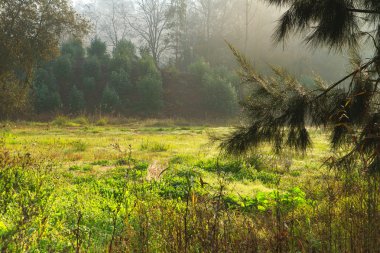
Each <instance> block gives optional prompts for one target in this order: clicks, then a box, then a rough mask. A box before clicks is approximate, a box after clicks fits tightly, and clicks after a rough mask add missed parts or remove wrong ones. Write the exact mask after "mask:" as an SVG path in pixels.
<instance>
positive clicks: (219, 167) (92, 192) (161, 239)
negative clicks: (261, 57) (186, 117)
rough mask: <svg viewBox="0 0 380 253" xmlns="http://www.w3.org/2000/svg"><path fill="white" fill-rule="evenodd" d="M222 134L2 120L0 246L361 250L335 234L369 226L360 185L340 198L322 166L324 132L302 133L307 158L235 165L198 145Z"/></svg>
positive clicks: (256, 156) (337, 180)
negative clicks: (308, 143) (306, 137)
mask: <svg viewBox="0 0 380 253" xmlns="http://www.w3.org/2000/svg"><path fill="white" fill-rule="evenodd" d="M110 121H111V119H110ZM230 130H231V129H230V128H228V127H218V126H213V127H211V126H208V127H206V126H194V125H190V124H188V125H185V124H184V123H182V124H181V125H176V124H175V122H174V121H168V122H166V121H154V120H149V121H147V122H141V121H134V120H131V121H130V122H127V123H125V124H112V125H111V123H105V124H98V123H96V121H95V123H91V122H90V121H86V120H84V119H83V118H77V119H74V120H72V119H65V118H58V119H56V120H55V123H54V124H52V123H50V124H44V123H33V122H23V123H12V122H7V123H6V126H5V127H4V128H2V129H1V130H0V164H5V165H4V166H5V168H6V169H3V170H1V171H0V193H1V194H2V195H1V196H2V198H4V200H3V199H1V201H0V207H1V208H0V209H1V210H3V211H2V212H1V213H0V239H1V240H0V248H4V249H7V250H9V252H25V251H28V252H29V251H30V252H75V251H77V252H78V251H80V252H106V251H107V252H108V251H110V250H109V247H110V245H111V246H114V247H115V248H114V251H113V252H182V251H181V250H182V249H183V247H184V243H185V241H186V240H191V242H189V243H188V245H187V247H188V252H224V251H223V250H220V249H219V251H218V250H216V249H218V247H219V246H215V245H223V247H226V249H228V250H226V252H234V251H235V250H236V247H240V245H241V242H242V241H244V242H245V243H246V244H247V247H248V249H250V250H246V251H249V252H250V251H251V250H252V247H254V245H255V244H256V243H257V244H258V245H259V247H261V249H262V250H261V251H258V252H276V249H278V246H279V245H282V244H284V243H285V244H286V245H287V246H286V247H287V248H286V250H288V249H289V251H286V250H284V251H282V252H303V251H304V249H305V252H306V251H310V252H312V251H313V252H341V248H340V246H339V247H338V246H337V248H336V250H329V247H330V245H334V243H341V244H340V245H346V244H347V243H348V242H350V243H352V245H354V246H355V245H358V246H357V247H358V249H362V246H360V244H358V243H360V241H355V240H354V241H353V239H354V238H357V236H356V234H353V235H352V237H350V238H346V237H342V236H340V235H343V236H345V234H344V233H345V229H346V228H347V227H349V228H350V229H351V228H354V229H353V230H352V231H356V232H358V233H363V232H362V231H364V230H363V229H367V227H366V226H367V225H368V224H370V225H371V224H372V223H369V222H368V221H365V220H364V219H363V218H361V217H370V218H371V217H372V216H368V214H367V213H366V212H367V211H366V210H369V209H368V208H366V203H367V201H368V198H367V197H366V196H367V195H366V194H367V189H366V187H367V186H366V184H365V181H364V180H362V179H360V180H357V181H355V182H354V184H353V185H354V186H353V187H348V188H341V187H342V186H343V187H344V186H345V185H346V183H347V181H345V180H342V179H345V178H344V177H339V176H337V174H336V171H335V172H334V171H331V170H328V169H326V168H325V167H323V166H322V163H323V161H324V160H325V159H326V158H327V157H329V156H331V153H330V149H329V146H328V136H327V134H325V133H323V132H321V131H320V130H313V129H312V130H311V135H312V138H313V143H314V147H315V148H314V149H312V150H310V151H309V153H308V154H307V155H303V154H298V153H295V152H291V151H284V153H283V154H273V153H272V151H271V149H270V146H269V145H263V146H262V147H261V148H260V149H258V150H257V151H256V152H253V153H252V154H250V155H249V156H247V157H244V159H243V158H239V159H238V158H233V157H221V156H220V150H218V148H217V146H216V145H215V143H210V140H209V137H208V136H209V133H212V134H224V133H227V132H228V131H230ZM341 175H342V174H341ZM343 175H344V174H343ZM348 178H349V177H348ZM350 182H351V183H353V181H350ZM351 188H352V189H354V190H353V193H352V195H349V196H348V195H346V194H349V191H347V190H350V189H351ZM342 189H345V190H344V191H343V190H342ZM4 193H5V194H4ZM352 208H354V209H355V210H354V211H352ZM351 215H353V218H354V219H351V218H350V217H351ZM358 217H359V218H360V222H358ZM361 221H363V222H361ZM287 227H288V228H290V229H288V228H287ZM368 229H372V228H371V227H369V228H368ZM328 231H333V232H334V233H335V234H334V236H330V234H329V233H330V232H328ZM350 231H351V230H350ZM368 231H370V230H368ZM16 235H17V236H16ZM226 235H228V236H229V237H228V239H227V240H225V239H224V238H225V237H224V236H226ZM279 235H283V236H285V237H281V238H280V237H279ZM113 236H115V237H114V238H113ZM213 236H214V237H213ZM327 236H330V237H327ZM112 238H113V239H112ZM205 238H209V239H208V240H210V241H205ZM4 245H5V246H4ZM256 246H257V245H256ZM144 247H149V248H150V249H149V250H147V249H146V248H144ZM291 248H292V250H290V249H291ZM79 249H80V250H79ZM306 249H307V250H306ZM12 250H13V251H12ZM243 252H245V251H243ZM347 252H348V251H347ZM357 252H361V250H357Z"/></svg>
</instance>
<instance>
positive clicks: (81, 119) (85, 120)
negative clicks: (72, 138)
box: [73, 116, 89, 126]
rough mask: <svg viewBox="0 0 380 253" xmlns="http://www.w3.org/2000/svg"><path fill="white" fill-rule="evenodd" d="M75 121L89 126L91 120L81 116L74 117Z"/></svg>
mask: <svg viewBox="0 0 380 253" xmlns="http://www.w3.org/2000/svg"><path fill="white" fill-rule="evenodd" d="M73 122H74V123H76V124H79V125H82V126H87V125H88V124H89V121H88V119H87V117H86V116H79V117H76V118H75V119H73Z"/></svg>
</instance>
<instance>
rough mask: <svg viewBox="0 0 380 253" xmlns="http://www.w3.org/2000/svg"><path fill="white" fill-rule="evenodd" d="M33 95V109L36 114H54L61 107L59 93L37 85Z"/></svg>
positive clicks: (45, 86)
mask: <svg viewBox="0 0 380 253" xmlns="http://www.w3.org/2000/svg"><path fill="white" fill-rule="evenodd" d="M35 93H36V94H35V108H36V110H37V112H39V113H41V112H54V111H56V110H57V109H59V108H60V107H61V98H60V96H59V93H58V92H57V91H49V88H48V87H47V85H45V84H40V85H38V86H37V87H36V90H35Z"/></svg>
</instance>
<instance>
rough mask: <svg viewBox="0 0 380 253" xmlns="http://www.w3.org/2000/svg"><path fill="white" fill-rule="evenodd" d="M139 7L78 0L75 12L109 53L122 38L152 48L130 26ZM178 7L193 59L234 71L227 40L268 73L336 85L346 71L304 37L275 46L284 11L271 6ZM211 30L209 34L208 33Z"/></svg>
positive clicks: (337, 57)
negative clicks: (280, 70) (274, 70)
mask: <svg viewBox="0 0 380 253" xmlns="http://www.w3.org/2000/svg"><path fill="white" fill-rule="evenodd" d="M138 2H139V1H138V0H134V1H126V0H111V1H110V0H73V3H74V6H75V8H76V9H77V10H78V11H79V12H81V13H82V14H83V15H85V16H86V17H87V18H88V19H89V20H90V21H91V22H92V23H93V30H92V33H91V34H90V35H89V37H88V38H87V39H88V41H90V40H91V39H92V38H93V37H95V36H97V37H99V38H101V39H102V40H104V41H106V42H107V45H108V47H109V50H110V51H111V50H112V48H113V46H114V45H115V43H116V40H117V39H121V38H123V39H127V40H131V41H133V42H134V43H135V44H137V45H139V46H143V45H144V46H145V45H146V44H147V43H146V41H144V39H142V38H141V37H142V36H139V34H138V32H137V33H136V29H133V28H132V27H131V23H133V22H139V21H138V18H136V16H137V15H138V12H137V9H138V4H137V3H138ZM140 2H141V1H140ZM157 2H158V3H161V2H165V1H163V0H158V1H157ZM168 2H169V1H167V3H168ZM177 2H186V26H187V27H186V28H183V29H184V30H186V32H187V33H188V34H187V36H188V37H187V43H189V46H190V48H191V49H192V50H194V52H195V53H193V54H197V56H199V57H203V58H205V59H206V60H208V61H209V62H211V63H212V64H214V65H218V64H220V65H226V66H228V67H234V65H233V62H234V61H233V57H232V54H231V53H230V51H229V49H228V48H227V45H226V43H225V40H226V41H229V42H231V43H232V44H233V45H234V46H235V47H236V48H238V49H239V50H241V51H242V52H244V53H245V54H246V55H247V57H248V58H249V59H251V61H252V62H253V64H254V66H255V67H256V68H257V69H258V70H260V71H261V72H267V70H268V69H269V65H274V66H281V67H284V68H286V69H288V70H289V71H290V72H291V73H293V74H295V75H296V76H298V77H301V79H302V78H303V79H305V78H306V76H308V78H307V79H309V77H313V76H315V75H320V76H321V77H322V78H323V79H325V80H326V81H327V82H332V81H334V80H336V79H337V78H339V77H341V76H342V75H344V74H345V73H346V72H347V69H348V66H347V58H348V56H347V55H343V54H342V53H340V52H335V51H330V50H329V49H328V48H312V47H310V46H308V45H307V44H305V43H304V42H303V41H302V39H301V36H297V35H294V36H292V38H290V39H289V40H288V41H286V42H285V43H274V42H273V39H272V34H273V31H274V28H275V26H276V24H277V20H278V19H279V18H280V16H281V14H282V13H283V11H284V10H281V9H278V8H275V7H272V6H268V4H267V3H264V2H261V1H252V6H251V7H250V8H249V11H246V10H247V8H246V6H247V5H246V4H247V3H248V2H249V1H247V2H246V1H242V0H238V1H237V0H207V1H206V0H193V1H177ZM115 7H116V8H115ZM115 9H116V11H115ZM140 14H141V13H140ZM247 14H248V16H247V17H248V18H247V19H246V15H247ZM210 19H211V20H210ZM206 23H207V24H206ZM247 24H248V36H247V38H246V37H245V28H246V27H245V26H246V25H247ZM140 29H144V28H142V27H140ZM206 29H208V31H205V30H206ZM207 32H208V34H206V33H207ZM140 35H141V34H140ZM112 37H113V38H112ZM168 38H170V37H168ZM171 39H172V40H173V39H175V38H173V37H171ZM205 44H207V45H206V46H205ZM174 54H175V53H174V52H173V51H171V52H170V50H167V51H166V52H165V53H163V54H162V56H161V59H160V60H161V64H167V63H168V62H169V61H170V59H173V58H175V56H174Z"/></svg>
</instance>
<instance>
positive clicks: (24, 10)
mask: <svg viewBox="0 0 380 253" xmlns="http://www.w3.org/2000/svg"><path fill="white" fill-rule="evenodd" d="M87 28H88V26H87V23H86V21H85V20H84V19H82V18H81V17H80V16H78V15H77V14H76V13H75V11H74V10H73V9H72V7H71V6H70V5H69V4H68V2H67V1H66V0H61V1H44V0H28V1H22V0H2V1H0V55H1V59H0V90H1V92H0V104H1V107H0V117H3V116H6V115H9V114H10V113H12V112H14V111H20V110H21V109H22V108H23V107H24V106H25V104H26V103H27V101H28V98H27V97H28V92H29V88H30V83H31V82H30V81H31V79H32V76H33V71H34V69H35V67H36V65H37V63H39V62H40V61H46V60H50V59H52V58H54V57H55V56H56V55H57V54H58V52H59V41H60V39H61V38H62V36H64V35H66V34H73V35H76V36H81V35H83V34H84V33H85V32H86V31H87ZM46 85H47V84H46ZM40 88H41V89H42V90H45V91H46V87H40Z"/></svg>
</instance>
